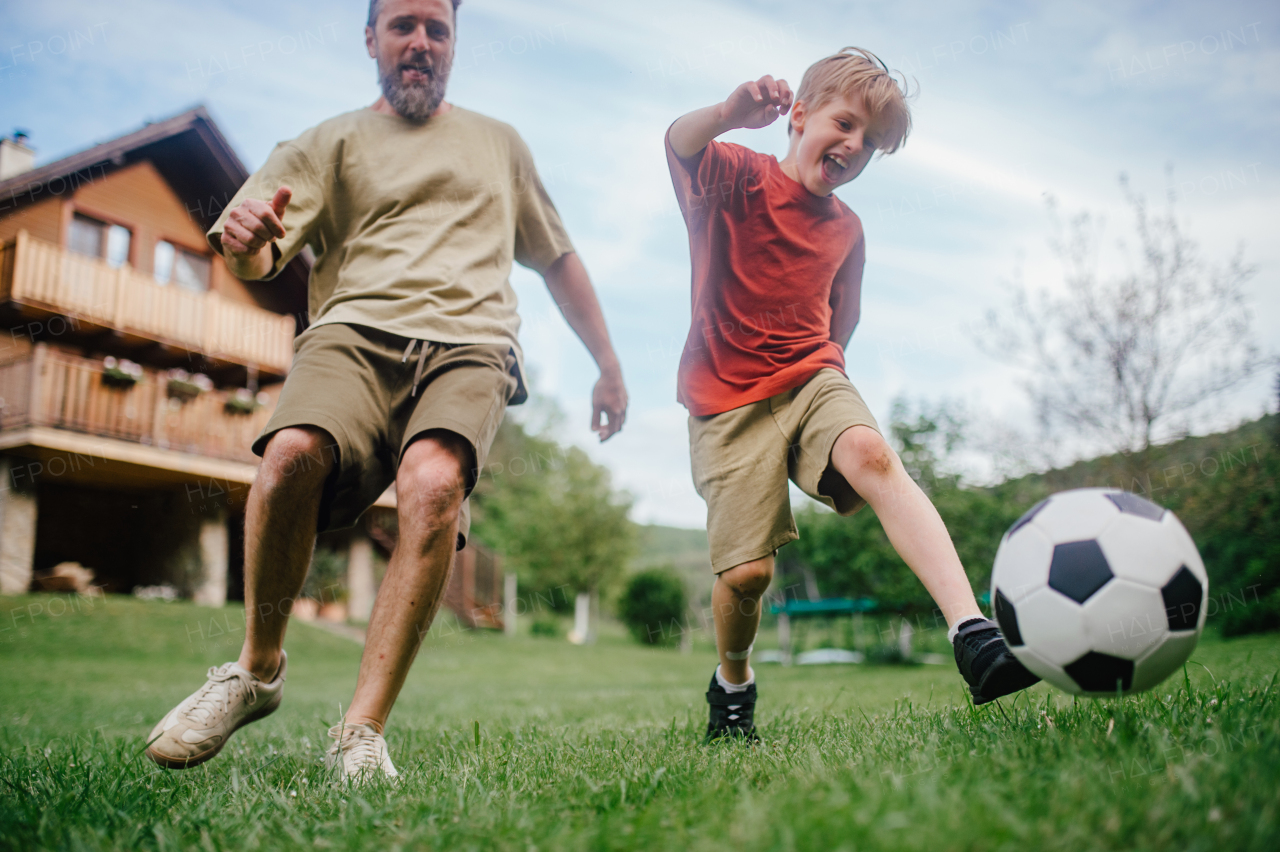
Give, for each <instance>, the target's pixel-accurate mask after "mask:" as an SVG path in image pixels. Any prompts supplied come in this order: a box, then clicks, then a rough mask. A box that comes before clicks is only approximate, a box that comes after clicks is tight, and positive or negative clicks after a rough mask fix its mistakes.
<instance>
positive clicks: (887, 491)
mask: <svg viewBox="0 0 1280 852" xmlns="http://www.w3.org/2000/svg"><path fill="white" fill-rule="evenodd" d="M831 464H832V466H834V467H835V469H836V471H837V472H839V473H840V475H841V476H843V477H844V478H845V480H847V481H848V483H849V485H851V486H852V487H853V490H854V491H857V492H858V494H860V495H861V496H862V498H863V499H864V500H866V501H867V503H868V504H869V505H870V506H871V508H872V509H874V510H875V513H876V517H877V518H879V519H880V524H881V525H882V526H883V527H884V531H885V534H886V535H887V536H889V543H890V544H892V545H893V547H894V549H895V550H897V551H898V555H899V556H901V557H902V561H904V562H906V563H907V566H908V567H910V568H911V570H912V571H914V572H915V575H916V576H917V577H919V578H920V582H922V583H923V584H924V587H925V589H927V590H928V592H929V594H930V596H932V597H933V600H934V602H935V603H937V605H938V607H939V609H941V610H942V615H943V617H944V618H946V620H947V624H948V625H953V624H955V623H956V622H957V621H959V620H960V619H962V618H965V617H966V616H974V617H977V618H981V617H982V611H981V610H980V609H978V602H977V601H976V600H975V599H974V597H973V589H972V588H970V586H969V578H968V577H967V576H965V573H964V567H963V566H962V565H961V564H960V557H959V556H958V555H957V554H956V548H955V545H953V544H952V543H951V536H950V535H949V534H948V533H947V528H946V526H945V525H944V524H943V523H942V518H941V517H939V516H938V510H937V509H935V508H934V507H933V503H931V502H930V501H929V498H928V496H926V495H925V493H924V492H923V491H921V490H920V486H919V485H917V484H916V482H915V480H914V479H912V478H911V475H910V474H908V473H907V471H906V469H905V468H904V467H903V466H902V461H901V460H900V459H899V458H898V454H897V453H895V452H894V451H893V448H892V447H890V446H889V445H888V444H887V443H885V440H884V438H882V437H881V436H880V433H879V432H877V431H876V430H875V429H872V428H871V427H870V426H851V427H850V428H848V429H846V430H845V431H844V432H843V433H842V434H841V435H840V437H839V438H837V439H836V443H835V446H834V447H832V449H831Z"/></svg>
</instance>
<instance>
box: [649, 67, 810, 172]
mask: <svg viewBox="0 0 1280 852" xmlns="http://www.w3.org/2000/svg"><path fill="white" fill-rule="evenodd" d="M791 98H792V95H791V88H790V87H789V86H788V85H787V81H786V80H775V79H773V78H772V77H770V76H769V75H768V74H766V75H765V76H763V77H761V78H760V79H759V80H756V81H755V82H749V83H743V84H742V85H741V86H739V87H738V88H736V89H734V90H733V92H732V93H731V94H730V95H729V97H728V98H726V99H725V101H724V102H723V103H718V104H715V105H713V106H709V107H703V108H702V109H696V110H694V111H693V112H691V113H687V114H685V115H682V116H680V117H679V118H678V119H676V122H675V124H673V125H671V129H670V130H669V131H667V136H668V138H669V139H670V140H671V149H672V150H673V151H675V152H676V156H677V157H680V158H681V159H688V158H689V157H692V156H694V155H695V154H697V153H698V152H699V151H701V150H702V149H703V148H705V147H707V143H708V142H710V141H711V140H712V139H715V138H716V137H717V136H719V135H720V134H721V133H728V132H729V131H730V130H736V129H738V128H739V127H749V128H757V127H766V126H768V125H770V124H772V123H773V122H774V121H775V120H776V119H777V118H778V116H780V115H786V113H787V110H789V109H791Z"/></svg>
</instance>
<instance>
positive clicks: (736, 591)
mask: <svg viewBox="0 0 1280 852" xmlns="http://www.w3.org/2000/svg"><path fill="white" fill-rule="evenodd" d="M772 580H773V556H766V557H764V558H763V559H757V560H755V561H754V562H745V563H743V564H742V565H737V566H734V567H733V568H730V569H729V570H728V571H723V572H721V573H720V574H718V575H717V576H716V582H715V585H714V586H712V587H711V606H712V608H713V610H714V619H715V628H716V651H717V652H719V654H720V674H721V675H723V676H724V679H725V680H727V681H728V682H729V683H734V684H740V683H746V682H747V680H748V679H749V678H750V676H751V666H750V661H749V660H748V655H749V653H750V651H751V646H752V644H753V643H754V642H755V641H756V632H757V631H758V630H759V629H760V601H761V599H762V598H763V597H764V593H765V591H766V590H767V589H768V588H769V583H770V581H772Z"/></svg>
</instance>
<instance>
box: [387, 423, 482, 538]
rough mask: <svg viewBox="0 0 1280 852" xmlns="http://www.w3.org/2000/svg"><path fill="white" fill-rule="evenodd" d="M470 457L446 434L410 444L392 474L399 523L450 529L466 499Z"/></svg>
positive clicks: (464, 446) (465, 448)
mask: <svg viewBox="0 0 1280 852" xmlns="http://www.w3.org/2000/svg"><path fill="white" fill-rule="evenodd" d="M470 454H471V449H470V445H469V444H467V442H466V441H465V440H464V439H463V438H461V437H460V436H458V435H454V434H453V433H450V432H439V433H430V434H428V435H426V436H424V437H422V438H419V439H417V440H415V441H414V442H413V443H411V444H410V445H409V446H408V447H407V448H406V449H405V453H404V458H403V459H401V460H400V467H399V470H398V471H397V473H396V502H397V503H398V504H399V506H400V514H401V516H402V520H405V521H407V520H413V521H416V522H418V523H419V524H424V523H425V524H426V525H428V526H432V527H434V526H440V527H446V526H452V524H453V523H454V522H455V521H456V520H457V518H458V514H459V512H460V511H461V509H462V501H463V498H464V497H465V496H466V488H467V472H468V470H469V469H470V468H469V464H470V463H469V458H470ZM402 528H403V527H402Z"/></svg>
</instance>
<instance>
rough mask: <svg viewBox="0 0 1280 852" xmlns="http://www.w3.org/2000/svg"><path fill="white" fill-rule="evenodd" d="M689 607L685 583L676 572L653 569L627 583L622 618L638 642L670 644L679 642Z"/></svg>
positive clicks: (633, 577) (620, 612)
mask: <svg viewBox="0 0 1280 852" xmlns="http://www.w3.org/2000/svg"><path fill="white" fill-rule="evenodd" d="M688 605H689V602H688V599H687V597H686V596H685V590H684V580H682V579H680V575H679V574H677V573H676V572H675V570H674V569H672V568H650V569H648V570H645V571H640V572H638V573H636V574H633V575H631V578H630V579H629V580H628V581H627V587H626V589H624V590H623V592H622V598H621V599H620V600H619V601H618V617H619V618H621V619H622V622H623V623H624V624H626V625H627V628H628V629H629V630H630V631H631V635H632V636H635V637H636V641H638V642H641V643H643V644H645V645H670V644H673V643H676V642H678V641H679V637H680V628H681V626H682V625H683V624H684V616H685V609H686V608H687V607H688ZM673 626H674V627H675V628H676V629H672V628H673Z"/></svg>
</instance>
